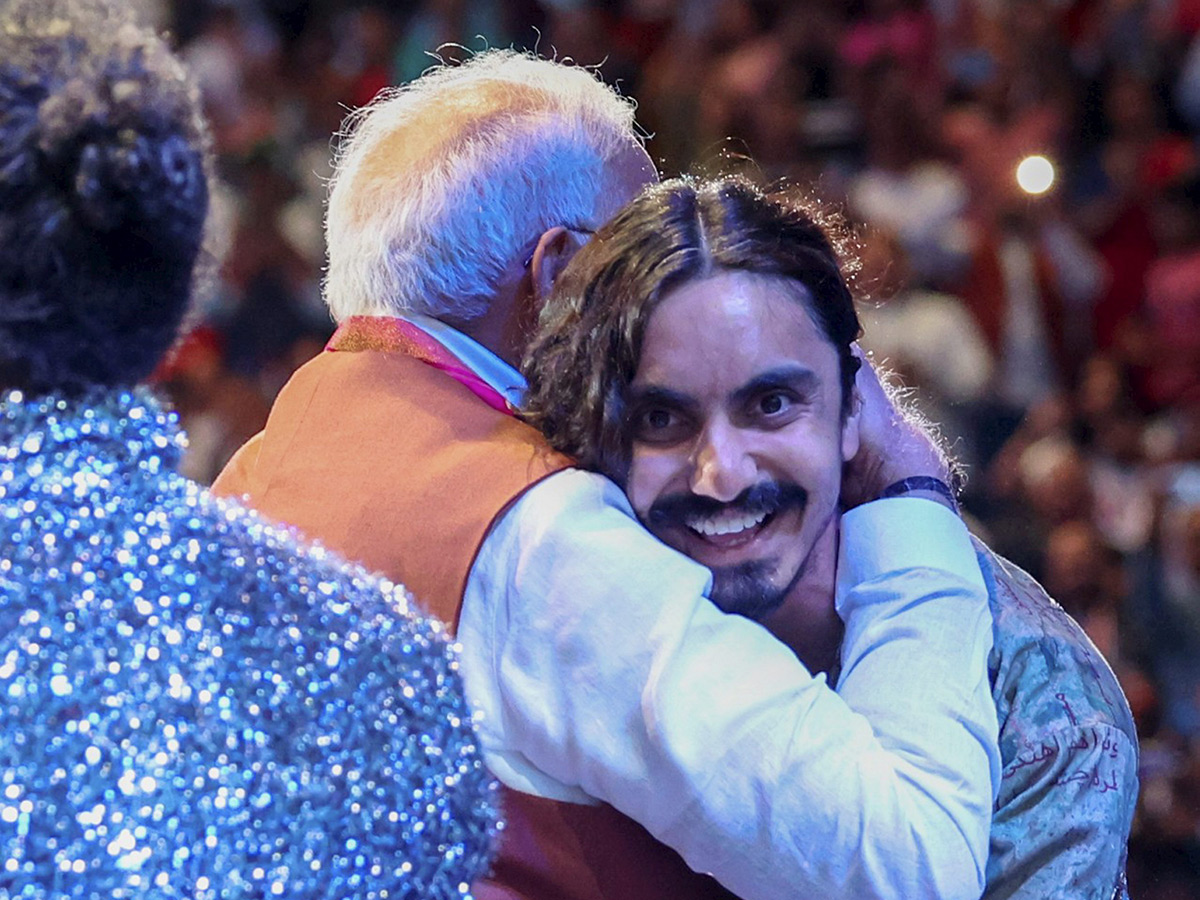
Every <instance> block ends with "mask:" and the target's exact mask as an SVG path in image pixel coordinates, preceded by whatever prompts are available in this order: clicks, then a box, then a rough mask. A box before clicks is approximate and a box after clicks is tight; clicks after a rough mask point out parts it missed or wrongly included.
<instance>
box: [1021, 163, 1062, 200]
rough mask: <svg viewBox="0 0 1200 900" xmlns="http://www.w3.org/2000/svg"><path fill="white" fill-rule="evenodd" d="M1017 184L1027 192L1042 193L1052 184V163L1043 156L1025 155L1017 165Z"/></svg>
mask: <svg viewBox="0 0 1200 900" xmlns="http://www.w3.org/2000/svg"><path fill="white" fill-rule="evenodd" d="M1017 184H1018V185H1019V186H1020V188H1021V190H1023V191H1024V192H1025V193H1027V194H1044V193H1046V191H1048V190H1050V188H1051V187H1053V185H1054V164H1053V163H1052V162H1050V160H1048V159H1046V157H1044V156H1027V157H1025V158H1024V159H1023V160H1021V163H1020V165H1018V166H1017Z"/></svg>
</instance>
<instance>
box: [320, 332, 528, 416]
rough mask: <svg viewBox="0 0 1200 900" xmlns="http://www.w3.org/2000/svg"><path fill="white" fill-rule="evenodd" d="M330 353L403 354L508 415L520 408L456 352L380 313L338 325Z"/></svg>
mask: <svg viewBox="0 0 1200 900" xmlns="http://www.w3.org/2000/svg"><path fill="white" fill-rule="evenodd" d="M325 350H326V352H330V353H336V352H339V351H341V352H345V353H357V352H359V351H362V350H376V351H379V352H383V353H403V354H405V355H407V356H411V357H412V358H413V359H417V360H420V361H421V362H423V363H425V364H427V365H430V366H433V367H434V368H435V369H440V370H441V371H443V372H445V373H446V374H447V375H449V376H450V377H451V378H453V379H454V380H455V381H457V382H458V383H459V384H461V385H462V386H463V387H465V388H466V389H467V390H469V391H470V392H471V393H472V394H474V395H475V396H476V397H478V398H479V399H480V400H482V401H483V402H484V403H486V404H487V405H488V406H490V407H491V408H492V409H495V410H499V411H500V412H502V413H505V414H507V415H510V416H512V415H516V412H517V411H516V409H515V408H514V407H513V405H512V404H511V403H509V402H508V400H507V399H506V398H505V397H504V395H503V394H501V393H500V392H499V391H497V390H496V389H495V388H494V387H492V386H491V385H490V384H488V383H487V382H486V381H484V380H483V379H482V378H480V377H479V376H478V375H476V374H475V373H474V372H472V371H471V370H470V369H469V368H467V366H465V365H463V363H462V362H461V361H460V360H459V359H458V357H456V356H455V355H454V354H453V353H451V352H450V351H449V350H447V349H446V348H445V347H443V346H442V345H441V344H440V343H438V342H437V341H436V340H434V339H433V338H432V337H430V336H429V335H428V334H427V333H426V332H424V331H422V330H421V329H420V328H418V327H417V326H416V325H414V324H412V323H411V322H406V321H405V320H404V319H393V318H384V317H380V316H349V317H348V318H346V319H345V320H343V321H342V323H341V324H340V325H339V326H338V329H337V331H335V332H334V333H333V337H331V338H330V339H329V343H328V344H326V345H325Z"/></svg>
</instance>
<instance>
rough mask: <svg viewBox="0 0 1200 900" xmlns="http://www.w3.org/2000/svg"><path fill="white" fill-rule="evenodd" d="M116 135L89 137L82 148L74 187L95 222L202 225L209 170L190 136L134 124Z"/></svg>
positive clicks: (100, 226)
mask: <svg viewBox="0 0 1200 900" xmlns="http://www.w3.org/2000/svg"><path fill="white" fill-rule="evenodd" d="M114 137H115V138H116V139H115V140H114V141H112V142H109V143H100V142H91V143H86V144H84V146H83V149H82V150H81V151H80V153H79V162H78V166H77V168H76V170H75V178H74V184H73V188H74V192H75V196H76V199H77V203H78V207H79V210H80V212H81V213H82V214H83V215H84V216H85V217H86V218H87V220H88V222H89V223H90V224H91V225H92V227H93V228H95V229H96V230H98V231H111V230H113V229H115V228H118V227H121V226H128V225H138V224H142V225H163V226H168V227H170V228H180V227H188V228H195V227H197V226H198V225H199V224H200V220H201V219H202V215H197V214H196V213H197V212H198V206H200V207H201V208H202V205H201V204H198V203H197V199H198V196H199V195H200V193H201V192H202V191H203V189H204V188H203V185H204V171H203V163H202V161H201V159H200V157H199V155H198V154H197V153H196V152H195V151H194V150H193V149H192V148H191V147H190V146H189V145H188V143H187V141H186V140H184V138H183V137H182V136H180V135H178V134H170V135H166V136H165V137H160V136H150V137H148V136H147V135H145V134H137V133H136V132H134V131H132V130H131V129H122V130H121V131H120V132H119V133H118V134H117V135H114Z"/></svg>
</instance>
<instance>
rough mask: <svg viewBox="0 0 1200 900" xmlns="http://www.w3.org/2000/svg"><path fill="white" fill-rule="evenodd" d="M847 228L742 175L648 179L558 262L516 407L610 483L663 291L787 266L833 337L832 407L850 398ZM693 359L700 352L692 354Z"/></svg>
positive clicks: (854, 318) (855, 326)
mask: <svg viewBox="0 0 1200 900" xmlns="http://www.w3.org/2000/svg"><path fill="white" fill-rule="evenodd" d="M849 247H850V235H849V231H848V230H847V229H846V228H844V227H843V226H842V225H840V224H839V223H837V222H835V221H834V220H833V219H832V217H830V216H827V215H825V214H824V213H823V211H822V210H821V209H820V208H819V207H817V206H816V205H814V204H811V203H806V202H805V201H803V200H800V199H799V198H797V197H795V196H792V195H790V194H786V193H782V192H780V193H767V192H765V191H763V190H761V189H760V188H758V187H757V186H755V185H754V184H752V183H751V182H749V181H747V180H745V179H742V178H721V179H717V180H712V181H705V182H695V181H692V180H690V179H678V180H673V181H667V182H663V183H662V184H659V185H655V186H653V187H651V188H648V189H647V190H646V191H645V192H643V193H642V194H641V195H640V196H639V197H638V198H637V199H635V200H634V201H633V202H632V203H630V204H629V205H628V206H626V207H625V208H624V209H623V210H622V211H621V212H620V213H618V214H617V216H616V217H615V218H613V219H612V220H611V221H610V222H609V223H608V224H606V225H605V226H604V227H603V228H601V229H600V231H598V232H597V234H596V236H595V237H594V238H593V239H592V241H591V242H589V243H588V244H587V245H586V246H585V247H584V248H583V249H582V250H580V252H579V253H578V254H577V255H576V256H575V258H574V259H573V260H572V261H571V262H570V264H569V265H568V266H567V268H566V270H565V271H564V272H563V274H562V276H561V278H560V279H559V281H558V283H557V284H556V285H555V289H554V292H553V294H552V295H551V297H550V298H549V300H548V301H547V303H546V305H545V307H544V308H543V309H542V311H541V315H540V318H539V322H538V327H537V331H536V333H535V335H534V337H533V340H532V342H531V343H530V346H529V349H528V351H527V353H526V355H525V358H524V360H523V362H522V371H523V373H524V375H525V377H526V379H528V381H529V390H528V393H527V394H526V400H525V412H524V417H525V419H526V420H527V421H528V422H529V423H531V424H532V425H534V426H535V427H536V428H538V429H539V430H540V431H542V433H543V434H545V435H546V437H547V439H548V440H549V441H550V443H551V444H552V445H553V446H554V447H555V448H556V449H558V450H560V451H562V452H564V453H566V454H568V455H570V456H573V457H574V458H575V459H576V460H577V461H578V462H579V464H580V465H582V466H584V467H585V468H589V469H595V470H597V471H600V472H603V473H604V474H606V475H608V476H609V477H610V478H613V479H614V480H615V481H617V482H618V483H622V484H623V483H624V481H625V478H626V476H627V474H628V468H629V460H630V455H631V446H630V442H629V438H628V429H627V428H626V427H625V426H626V422H625V410H626V400H627V394H628V390H629V385H630V383H631V382H632V381H633V378H634V375H635V374H636V372H637V367H638V360H639V358H640V356H641V350H642V338H643V335H644V334H645V331H646V324H647V322H648V321H649V319H650V316H651V315H652V314H653V313H654V310H655V309H656V308H657V306H658V304H659V302H660V301H661V300H662V298H663V297H664V296H665V295H666V294H667V293H669V292H670V291H671V290H672V289H674V288H677V287H679V286H681V285H683V284H685V283H687V282H691V281H697V280H702V279H705V278H708V277H709V276H711V275H713V274H715V273H716V272H719V271H726V270H731V271H744V272H752V273H756V274H760V275H771V276H776V277H779V278H786V279H789V280H792V281H795V282H797V283H799V284H800V285H803V287H804V288H805V290H804V291H802V292H798V294H799V296H802V297H803V298H804V300H805V303H806V306H807V309H808V312H809V313H810V314H811V315H812V317H813V320H814V321H815V322H816V324H817V326H818V327H819V328H820V329H821V331H822V333H823V334H824V335H825V336H826V337H827V338H828V339H829V341H830V343H831V344H833V346H834V347H835V348H836V349H837V352H838V357H839V364H840V375H841V389H842V413H843V415H845V414H846V413H847V412H848V411H849V409H850V403H851V402H852V396H853V395H852V390H853V386H854V377H855V374H856V373H857V372H858V367H859V360H858V358H857V357H856V356H854V355H853V353H852V352H851V344H852V343H853V341H854V340H855V339H856V338H857V337H858V335H859V332H860V325H859V320H858V314H857V312H856V311H855V308H854V298H853V295H852V293H851V290H850V286H849V283H848V281H847V276H846V272H845V270H844V268H843V263H845V265H846V266H851V265H853V264H854V263H855V258H854V256H853V254H852V253H850V252H849ZM697 364H698V365H703V360H697Z"/></svg>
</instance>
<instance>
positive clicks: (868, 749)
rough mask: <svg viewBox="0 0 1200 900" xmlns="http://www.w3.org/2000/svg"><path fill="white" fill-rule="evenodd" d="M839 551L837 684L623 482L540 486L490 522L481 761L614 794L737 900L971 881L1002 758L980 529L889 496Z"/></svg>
mask: <svg viewBox="0 0 1200 900" xmlns="http://www.w3.org/2000/svg"><path fill="white" fill-rule="evenodd" d="M882 527H886V528H887V536H886V537H887V539H886V541H884V542H882V544H880V543H879V542H878V539H879V537H880V535H879V533H878V530H879V529H880V528H882ZM883 544H886V546H883ZM842 557H843V558H842V560H841V561H840V563H839V587H838V598H837V599H838V609H839V612H840V614H841V615H842V617H843V618H844V619H845V621H846V623H847V627H846V636H845V641H844V644H843V650H842V653H843V657H842V659H843V670H842V671H843V675H842V678H841V683H840V684H839V688H838V690H839V693H840V696H839V693H834V691H833V690H831V689H830V688H829V686H828V685H827V684H826V683H825V678H824V676H817V677H813V676H812V675H810V674H809V672H808V671H807V670H806V669H805V668H804V666H803V665H801V664H800V663H799V662H798V661H797V660H796V658H795V657H794V656H793V655H792V653H791V652H790V651H789V650H788V649H787V648H786V647H784V646H783V645H782V644H781V643H779V642H778V641H776V640H775V639H774V638H773V637H772V636H771V635H770V634H769V633H768V632H767V631H766V630H764V629H763V628H761V627H760V626H758V625H756V624H754V623H752V622H750V621H748V620H746V619H743V618H740V617H737V616H730V615H726V614H723V613H721V612H720V611H719V610H718V609H717V608H716V607H715V606H714V605H712V604H711V603H710V602H709V601H708V600H707V598H706V592H707V590H708V588H709V575H708V572H707V570H705V569H704V568H702V567H701V566H699V565H697V564H696V563H694V562H692V561H691V560H688V559H687V558H685V557H683V556H682V555H680V554H678V553H676V552H675V551H673V550H671V549H669V548H667V547H665V546H664V545H662V544H661V543H659V542H658V541H657V540H656V539H654V538H653V537H651V536H650V535H649V534H648V533H647V532H645V531H644V530H643V529H642V528H641V526H640V525H639V524H638V523H637V520H636V518H635V517H634V515H633V512H632V510H630V508H629V506H628V503H627V502H626V500H625V497H624V495H623V494H622V493H621V492H620V490H619V489H618V488H617V487H616V486H614V485H613V484H611V483H610V482H608V481H607V480H605V479H603V478H602V477H600V476H598V475H594V474H591V473H585V472H580V471H577V470H568V471H565V472H562V473H559V474H556V475H554V476H552V477H551V478H548V479H546V480H545V481H543V482H542V483H541V484H539V485H537V486H536V487H534V488H533V489H531V490H530V491H528V492H527V493H526V494H525V495H524V496H523V497H522V498H521V499H520V500H519V501H518V502H517V503H516V504H514V505H513V507H512V508H511V509H510V510H509V511H508V512H507V513H506V514H505V515H504V517H503V518H502V519H501V520H500V521H499V522H498V524H497V525H496V527H495V528H494V529H493V530H492V532H491V534H490V535H489V536H488V538H487V540H486V541H485V542H484V545H483V547H482V548H481V551H480V554H479V556H478V558H477V560H476V563H475V565H474V567H473V569H472V571H471V574H470V577H469V579H468V583H467V590H466V595H465V598H464V604H463V610H462V616H461V619H460V624H459V632H458V635H459V641H460V643H461V645H462V671H463V676H464V680H465V684H466V689H467V695H468V699H469V700H470V701H471V703H472V705H473V706H474V707H475V709H476V710H477V711H478V712H479V713H480V714H481V722H480V726H481V739H482V741H483V746H484V750H485V756H486V758H487V760H488V763H489V765H490V766H491V767H492V768H493V771H494V772H495V773H496V775H497V776H498V777H499V778H500V780H501V781H503V782H504V783H506V784H507V785H508V786H510V787H512V788H515V789H517V790H522V791H526V792H529V793H534V794H538V795H542V796H548V797H554V798H557V799H562V800H572V801H575V802H594V801H595V800H597V799H598V800H603V801H605V802H608V803H610V804H612V805H613V806H614V807H616V808H617V809H619V810H621V811H622V812H624V813H625V814H627V815H629V816H631V817H632V818H634V819H636V820H637V821H639V822H640V823H642V824H643V825H644V826H645V827H646V828H647V829H648V830H649V831H650V832H651V833H652V834H654V835H655V836H656V837H658V838H659V839H660V840H662V841H663V842H665V843H667V844H668V845H670V846H672V847H674V848H675V849H676V850H677V851H678V852H679V853H680V854H681V855H682V856H683V857H684V859H685V860H687V861H688V863H689V864H690V865H691V866H692V867H693V868H695V869H697V870H699V871H706V872H711V873H712V874H713V875H714V876H715V877H716V878H717V879H718V880H719V881H721V882H722V883H723V884H724V885H725V886H726V887H728V888H729V889H730V890H732V891H734V892H735V893H737V894H738V895H739V896H740V897H742V898H745V900H777V898H783V897H820V898H822V900H836V898H855V900H858V898H873V897H878V898H885V897H886V898H893V897H895V898H901V897H904V898H908V897H945V898H959V897H961V898H968V897H972V898H974V897H978V896H979V894H980V892H981V891H982V888H983V872H984V863H985V860H986V856H987V848H988V828H989V824H990V813H991V807H992V800H993V797H994V791H995V785H996V784H997V783H998V778H999V768H1000V762H999V752H998V750H997V747H996V734H997V726H996V713H995V708H994V705H993V702H992V698H991V696H990V692H989V689H988V683H987V673H986V660H987V654H988V652H989V650H990V648H991V641H992V620H991V616H990V614H989V612H988V606H987V596H986V592H985V588H984V584H983V580H982V577H981V575H980V572H979V568H978V564H977V563H976V561H975V556H974V553H973V550H972V548H971V545H970V541H969V539H968V536H967V532H966V529H965V528H964V527H963V525H962V523H961V522H960V521H959V520H958V518H957V517H955V516H954V515H953V514H952V513H950V512H949V511H948V510H946V509H944V508H942V507H941V506H939V505H937V504H935V503H932V502H930V501H926V500H917V499H904V498H902V499H894V500H885V501H878V502H876V503H872V504H868V505H867V506H864V507H860V508H859V509H857V510H854V511H852V512H851V513H849V514H847V515H846V516H845V517H844V520H843V540H842Z"/></svg>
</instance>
